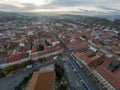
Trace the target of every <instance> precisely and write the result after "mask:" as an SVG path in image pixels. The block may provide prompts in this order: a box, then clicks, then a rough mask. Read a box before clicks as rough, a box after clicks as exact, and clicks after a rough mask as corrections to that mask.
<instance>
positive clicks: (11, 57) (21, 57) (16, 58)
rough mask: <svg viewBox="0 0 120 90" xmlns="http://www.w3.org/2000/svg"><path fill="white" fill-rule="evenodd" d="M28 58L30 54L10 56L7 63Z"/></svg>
mask: <svg viewBox="0 0 120 90" xmlns="http://www.w3.org/2000/svg"><path fill="white" fill-rule="evenodd" d="M28 56H29V54H28V53H19V54H13V55H8V56H7V63H10V62H16V61H19V60H21V59H23V58H26V57H28Z"/></svg>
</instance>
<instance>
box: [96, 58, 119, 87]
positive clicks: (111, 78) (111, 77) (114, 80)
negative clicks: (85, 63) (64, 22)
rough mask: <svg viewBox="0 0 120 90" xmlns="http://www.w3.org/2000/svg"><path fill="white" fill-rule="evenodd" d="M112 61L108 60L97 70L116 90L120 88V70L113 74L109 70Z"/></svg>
mask: <svg viewBox="0 0 120 90" xmlns="http://www.w3.org/2000/svg"><path fill="white" fill-rule="evenodd" d="M112 61H113V60H112V59H107V60H105V62H104V63H103V64H101V65H99V66H98V67H97V68H96V70H97V71H98V72H99V73H100V74H101V75H102V76H103V77H104V78H105V79H106V80H107V81H108V82H109V83H111V84H112V85H113V86H114V87H115V88H116V89H119V88H120V68H119V69H117V70H116V71H115V72H111V71H110V70H109V69H108V65H109V64H110V63H111V62H112Z"/></svg>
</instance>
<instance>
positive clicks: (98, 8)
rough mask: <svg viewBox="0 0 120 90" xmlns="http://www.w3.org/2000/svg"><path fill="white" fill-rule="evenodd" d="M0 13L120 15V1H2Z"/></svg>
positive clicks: (0, 0) (0, 2) (0, 1)
mask: <svg viewBox="0 0 120 90" xmlns="http://www.w3.org/2000/svg"><path fill="white" fill-rule="evenodd" d="M0 11H9V12H50V13H72V14H84V15H85V14H88V15H110V14H112V15H113V14H119V15H120V0H0Z"/></svg>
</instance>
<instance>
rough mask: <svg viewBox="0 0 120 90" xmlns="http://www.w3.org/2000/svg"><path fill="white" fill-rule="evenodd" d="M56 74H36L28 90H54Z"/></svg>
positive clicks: (49, 72)
mask: <svg viewBox="0 0 120 90" xmlns="http://www.w3.org/2000/svg"><path fill="white" fill-rule="evenodd" d="M54 81H55V72H54V71H45V72H34V74H33V76H32V78H31V80H30V82H29V84H28V87H27V90H54Z"/></svg>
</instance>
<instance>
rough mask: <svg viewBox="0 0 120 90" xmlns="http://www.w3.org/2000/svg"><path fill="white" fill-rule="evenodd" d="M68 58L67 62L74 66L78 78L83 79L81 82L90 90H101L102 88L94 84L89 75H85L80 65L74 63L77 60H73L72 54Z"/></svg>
mask: <svg viewBox="0 0 120 90" xmlns="http://www.w3.org/2000/svg"><path fill="white" fill-rule="evenodd" d="M68 58H69V61H70V62H71V63H72V65H73V66H74V68H75V69H76V70H77V71H78V72H77V73H78V74H79V76H80V77H81V78H82V79H83V81H84V82H85V84H86V85H87V86H88V87H89V89H90V90H103V89H102V87H100V86H99V85H98V84H96V83H94V81H93V79H92V77H90V74H88V73H86V72H85V71H84V70H83V67H82V64H81V63H79V64H78V63H76V61H77V59H75V57H74V56H73V55H72V54H70V55H68Z"/></svg>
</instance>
